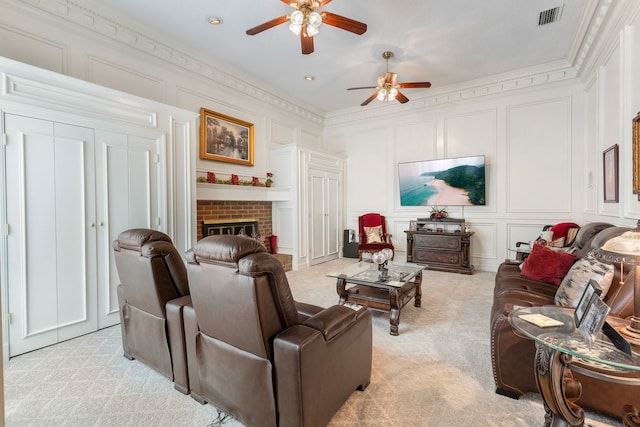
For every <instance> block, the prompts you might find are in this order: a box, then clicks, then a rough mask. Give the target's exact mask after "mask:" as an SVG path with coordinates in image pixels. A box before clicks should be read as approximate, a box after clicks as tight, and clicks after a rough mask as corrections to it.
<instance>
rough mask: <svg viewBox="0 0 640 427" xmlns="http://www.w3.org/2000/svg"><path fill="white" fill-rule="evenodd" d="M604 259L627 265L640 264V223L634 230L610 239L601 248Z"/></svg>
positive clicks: (639, 222)
mask: <svg viewBox="0 0 640 427" xmlns="http://www.w3.org/2000/svg"><path fill="white" fill-rule="evenodd" d="M600 252H601V255H602V257H603V258H606V259H608V260H610V261H615V262H623V263H625V264H633V265H639V264H640V221H638V226H636V228H634V229H633V230H630V231H626V232H624V233H622V234H621V235H619V236H616V237H614V238H612V239H609V240H608V241H607V242H606V243H605V244H604V245H603V246H602V247H601V248H600Z"/></svg>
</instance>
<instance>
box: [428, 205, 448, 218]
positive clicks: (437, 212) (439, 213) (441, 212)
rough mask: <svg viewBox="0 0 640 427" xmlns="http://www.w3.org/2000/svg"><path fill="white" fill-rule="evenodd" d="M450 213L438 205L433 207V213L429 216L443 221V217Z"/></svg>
mask: <svg viewBox="0 0 640 427" xmlns="http://www.w3.org/2000/svg"><path fill="white" fill-rule="evenodd" d="M448 216H449V213H448V212H447V211H446V208H442V209H440V208H438V207H437V206H433V207H432V208H431V215H429V218H431V219H434V220H436V221H442V219H444V218H447V217H448Z"/></svg>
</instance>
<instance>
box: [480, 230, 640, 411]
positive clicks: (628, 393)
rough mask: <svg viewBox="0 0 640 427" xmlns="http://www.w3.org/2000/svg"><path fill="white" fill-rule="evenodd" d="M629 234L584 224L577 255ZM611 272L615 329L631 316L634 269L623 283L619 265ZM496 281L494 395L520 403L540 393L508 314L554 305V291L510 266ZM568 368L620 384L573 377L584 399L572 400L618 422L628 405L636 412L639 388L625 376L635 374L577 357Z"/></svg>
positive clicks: (525, 345) (528, 348)
mask: <svg viewBox="0 0 640 427" xmlns="http://www.w3.org/2000/svg"><path fill="white" fill-rule="evenodd" d="M628 230H629V229H628V228H624V227H613V226H611V224H606V223H592V224H587V225H586V226H583V227H582V228H581V229H580V232H579V233H578V237H577V238H576V240H578V241H579V243H578V244H579V245H580V247H579V248H578V250H577V252H576V255H577V256H578V258H580V257H581V256H584V255H586V253H588V251H589V250H591V249H597V248H600V247H601V246H602V245H603V244H604V243H605V242H606V241H607V240H609V239H611V238H613V237H615V236H618V235H620V234H622V233H624V232H625V231H628ZM581 233H582V234H581ZM614 268H615V269H614V273H615V275H614V278H613V281H612V284H611V287H610V288H609V292H608V293H607V295H606V296H605V298H604V301H605V302H606V303H607V305H609V307H610V308H611V311H610V315H609V316H608V317H607V321H608V322H609V323H611V324H612V325H614V326H617V325H620V324H622V323H623V322H624V318H626V317H628V316H630V315H631V314H633V269H632V268H629V267H628V266H627V268H625V270H624V280H623V281H622V282H623V283H621V273H622V272H621V270H620V265H619V264H618V265H615V266H614ZM495 280H496V284H495V289H494V300H493V307H492V310H491V362H492V367H493V375H494V379H495V383H496V393H499V394H503V395H505V396H509V397H513V398H518V397H519V396H520V395H522V394H524V393H530V392H538V386H537V383H536V379H535V374H534V372H535V371H534V365H535V360H534V358H535V353H536V347H535V344H534V342H533V341H532V340H530V339H527V338H525V337H523V336H521V335H520V334H518V333H516V332H515V331H514V330H513V328H512V327H511V325H510V324H509V321H508V316H509V313H510V312H511V311H512V310H513V309H514V306H523V307H530V306H543V305H552V304H554V296H555V293H556V290H557V286H555V285H552V284H549V283H546V282H542V281H537V280H532V279H528V278H526V277H523V276H521V275H520V269H519V268H518V267H517V265H516V264H514V263H509V262H506V263H503V264H502V265H501V266H500V268H499V269H498V273H497V274H496V279H495ZM572 363H573V364H575V365H579V366H580V367H581V368H582V369H584V370H585V371H587V372H588V371H591V372H594V373H597V372H607V373H609V374H612V375H613V376H614V377H618V379H619V382H616V381H614V380H609V381H606V380H603V379H601V378H594V377H593V374H592V375H585V374H584V373H582V372H579V371H575V372H573V376H574V378H576V379H577V380H578V381H580V383H581V384H582V395H581V397H580V398H579V399H578V400H577V401H576V403H577V404H578V405H580V406H582V407H584V408H588V409H591V410H595V411H598V412H603V413H606V414H608V415H611V416H613V417H616V418H620V417H621V416H622V415H623V413H624V412H625V410H624V406H625V405H627V404H631V405H633V406H635V407H640V386H637V385H635V386H634V385H631V384H630V383H626V384H625V383H624V382H625V381H624V379H625V377H627V378H629V377H633V378H636V381H637V379H638V378H639V377H640V374H639V373H637V372H621V371H618V372H612V371H611V370H608V369H607V368H599V367H596V366H594V365H593V364H588V363H585V362H582V361H580V360H579V359H577V358H574V360H573V362H572Z"/></svg>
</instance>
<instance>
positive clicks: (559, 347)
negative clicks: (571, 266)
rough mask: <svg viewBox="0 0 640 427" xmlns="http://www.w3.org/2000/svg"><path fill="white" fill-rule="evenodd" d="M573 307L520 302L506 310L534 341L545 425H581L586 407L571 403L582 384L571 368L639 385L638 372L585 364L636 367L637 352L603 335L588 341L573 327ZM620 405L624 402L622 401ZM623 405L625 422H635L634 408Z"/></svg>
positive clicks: (514, 324)
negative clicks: (541, 321)
mask: <svg viewBox="0 0 640 427" xmlns="http://www.w3.org/2000/svg"><path fill="white" fill-rule="evenodd" d="M574 311H575V310H574V309H573V308H566V307H559V306H543V307H524V308H519V309H517V310H514V311H512V312H511V313H509V323H510V324H511V326H512V327H513V328H514V329H515V330H516V331H517V332H518V333H521V334H523V335H524V336H525V337H527V338H529V339H531V340H533V341H535V343H536V356H535V357H536V359H535V374H536V381H537V383H538V389H539V390H540V394H541V395H542V398H543V399H544V404H545V405H544V406H545V411H546V413H547V414H546V417H545V419H546V422H545V425H546V426H554V427H564V426H583V425H584V412H583V410H582V408H580V407H579V406H578V405H577V404H575V403H574V401H575V400H577V399H578V398H579V397H580V394H581V390H582V386H581V384H580V382H579V381H578V380H576V379H574V378H573V376H572V374H571V371H576V372H580V373H581V374H583V375H587V376H591V377H594V378H598V379H602V380H605V381H613V382H624V383H628V384H633V385H636V384H638V385H640V378H633V377H626V378H624V379H623V378H621V377H618V376H616V375H608V374H606V373H605V372H604V370H602V372H601V371H598V370H591V369H588V368H586V366H585V365H584V364H586V365H589V364H594V365H595V366H600V367H607V368H608V369H607V370H609V371H610V372H611V373H612V374H614V373H615V372H616V371H626V372H632V371H640V357H638V355H637V354H636V353H633V354H632V355H628V354H627V353H624V352H623V351H620V350H618V349H617V348H616V347H614V345H613V344H611V343H610V342H608V341H607V340H603V339H596V340H595V342H593V343H592V344H591V345H589V344H588V343H587V342H586V341H585V339H584V338H583V337H582V335H581V334H580V333H579V332H578V330H577V329H576V326H575V321H574ZM526 315H543V316H545V317H546V318H550V319H553V320H555V321H557V323H556V324H557V326H544V327H540V326H536V325H535V324H533V323H530V322H529V321H526V320H524V319H525V318H526ZM523 316H524V317H523ZM545 320H546V319H545ZM573 358H575V359H580V360H582V361H583V363H584V364H581V366H578V365H575V364H572V362H571V361H572V359H573ZM583 366H584V367H583ZM620 406H621V408H622V406H623V402H621V405H620ZM624 410H625V413H624V414H621V415H622V417H623V419H624V420H625V426H628V425H633V426H636V425H638V424H637V422H638V415H637V410H636V409H635V408H627V407H625V408H624Z"/></svg>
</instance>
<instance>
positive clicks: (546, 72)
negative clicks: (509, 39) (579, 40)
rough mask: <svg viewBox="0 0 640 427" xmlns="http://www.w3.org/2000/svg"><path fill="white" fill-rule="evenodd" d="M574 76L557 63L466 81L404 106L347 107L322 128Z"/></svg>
mask: <svg viewBox="0 0 640 427" xmlns="http://www.w3.org/2000/svg"><path fill="white" fill-rule="evenodd" d="M576 76H577V71H576V69H575V67H573V66H571V65H570V64H568V63H566V62H565V61H559V62H555V63H552V64H547V65H545V66H538V67H534V68H531V69H528V70H519V71H515V72H510V73H506V74H503V75H500V76H493V77H491V78H486V79H481V80H475V81H470V82H465V83H462V84H458V85H452V86H448V87H444V88H441V89H439V91H438V92H436V93H433V94H432V95H430V96H426V97H422V98H415V99H414V100H412V101H409V102H408V103H406V104H399V103H397V102H394V103H391V104H383V103H379V104H377V105H379V106H375V107H373V108H366V109H362V107H360V109H357V108H350V109H347V110H339V111H334V112H329V113H327V115H326V117H325V125H326V126H332V125H339V124H343V123H352V122H354V121H358V120H368V119H371V118H378V117H379V118H388V117H389V116H390V115H393V114H396V113H406V112H407V111H413V110H421V109H424V108H429V107H435V106H440V105H446V104H451V103H454V102H462V101H469V100H473V99H477V98H480V97H484V96H490V95H500V94H506V93H510V92H514V91H519V90H523V89H527V88H532V87H538V86H542V85H547V84H551V83H556V82H563V81H571V80H574V79H575V78H576Z"/></svg>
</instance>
